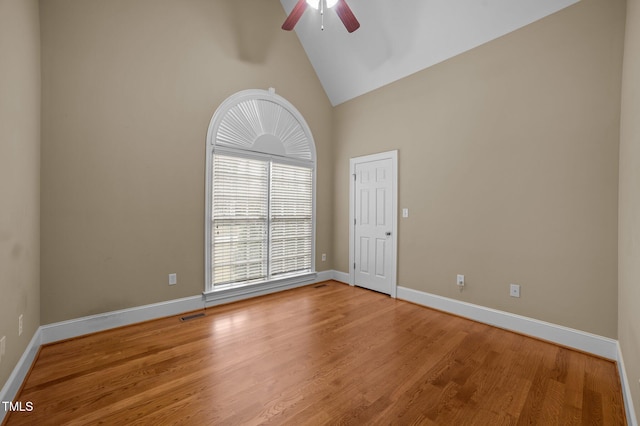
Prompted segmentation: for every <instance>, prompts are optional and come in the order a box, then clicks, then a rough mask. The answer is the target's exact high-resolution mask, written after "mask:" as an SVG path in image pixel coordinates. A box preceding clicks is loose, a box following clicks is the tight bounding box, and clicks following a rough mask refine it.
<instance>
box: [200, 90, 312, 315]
mask: <svg viewBox="0 0 640 426" xmlns="http://www.w3.org/2000/svg"><path fill="white" fill-rule="evenodd" d="M251 100H266V101H269V102H272V103H274V104H276V105H279V106H280V107H282V108H283V109H284V110H286V111H287V112H288V113H289V114H291V116H292V117H293V119H295V121H296V122H297V124H298V125H299V128H300V129H299V130H301V131H302V132H303V133H304V137H305V138H306V139H305V141H306V143H307V147H306V148H307V149H308V151H307V154H308V155H309V156H310V157H311V159H308V158H296V155H295V154H293V155H287V154H286V153H285V154H282V153H274V152H262V151H260V150H256V149H253V146H242V147H233V146H225V144H218V143H217V141H218V137H217V136H218V131H219V129H220V125H221V123H223V120H224V119H225V117H226V116H227V113H229V111H230V110H231V109H232V108H234V107H236V106H237V105H239V104H240V103H243V102H245V101H251ZM273 136H276V135H273ZM215 154H223V155H232V156H236V157H243V158H251V159H257V160H263V161H273V162H276V163H282V164H289V165H293V166H302V167H308V168H310V169H311V171H312V185H313V190H312V192H313V196H312V230H313V231H312V232H313V235H312V242H311V271H310V272H304V273H302V274H296V275H294V276H282V277H279V278H276V279H271V280H265V281H260V282H254V283H250V284H246V285H241V286H232V287H229V288H218V289H216V288H214V286H213V280H212V278H213V277H212V254H213V250H212V239H211V232H212V220H211V218H212V210H213V206H212V198H213V194H212V190H213V188H212V176H213V156H214V155H215ZM316 170H317V167H316V150H315V143H314V140H313V136H312V134H311V130H310V129H309V126H308V125H307V123H306V121H305V120H304V118H303V117H302V115H301V114H300V112H299V111H298V110H297V109H296V108H295V107H294V106H293V105H292V104H291V103H289V102H288V101H287V100H286V99H284V98H282V97H281V96H279V95H276V94H275V90H274V89H269V90H268V91H267V90H259V89H250V90H243V91H241V92H238V93H236V94H234V95H232V96H230V97H229V98H227V99H226V100H225V101H224V102H223V103H222V104H220V106H219V107H218V108H217V109H216V111H215V113H214V114H213V117H212V118H211V121H210V123H209V128H208V131H207V138H206V173H205V235H204V245H205V250H204V252H205V262H204V268H205V271H204V272H205V273H204V279H205V283H204V291H203V296H204V298H205V301H206V302H217V303H223V302H228V301H233V300H239V299H241V298H244V297H248V296H251V295H255V296H257V295H260V294H266V293H270V292H273V291H278V290H281V289H286V288H293V287H297V286H300V285H307V284H311V283H313V282H314V281H315V279H316V276H317V273H316V192H317V188H316V182H317V180H316Z"/></svg>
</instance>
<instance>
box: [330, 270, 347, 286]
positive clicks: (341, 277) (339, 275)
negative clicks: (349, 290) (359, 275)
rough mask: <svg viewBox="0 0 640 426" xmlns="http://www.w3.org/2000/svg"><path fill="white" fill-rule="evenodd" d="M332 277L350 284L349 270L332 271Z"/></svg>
mask: <svg viewBox="0 0 640 426" xmlns="http://www.w3.org/2000/svg"><path fill="white" fill-rule="evenodd" d="M332 272H333V275H332V279H333V280H336V281H340V282H341V283H345V284H349V274H348V273H347V272H340V271H332Z"/></svg>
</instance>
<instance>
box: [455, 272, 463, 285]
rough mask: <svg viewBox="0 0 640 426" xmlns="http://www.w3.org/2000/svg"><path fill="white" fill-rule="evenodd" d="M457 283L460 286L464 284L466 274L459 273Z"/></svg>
mask: <svg viewBox="0 0 640 426" xmlns="http://www.w3.org/2000/svg"><path fill="white" fill-rule="evenodd" d="M456 283H457V284H458V285H459V286H460V287H462V286H464V275H460V274H458V277H457V280H456Z"/></svg>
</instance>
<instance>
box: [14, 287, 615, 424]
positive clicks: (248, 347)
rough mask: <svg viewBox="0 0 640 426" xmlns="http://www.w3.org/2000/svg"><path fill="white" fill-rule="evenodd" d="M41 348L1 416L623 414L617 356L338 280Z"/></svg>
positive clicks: (509, 418) (384, 418) (241, 419)
mask: <svg viewBox="0 0 640 426" xmlns="http://www.w3.org/2000/svg"><path fill="white" fill-rule="evenodd" d="M325 284H326V285H325V286H320V287H318V288H316V286H308V287H303V288H299V289H295V290H290V291H286V292H282V293H278V294H274V295H268V296H263V297H260V298H257V299H252V300H248V301H242V302H237V303H234V304H230V305H225V306H219V307H215V308H210V309H208V310H207V311H206V316H205V317H203V318H200V319H195V320H192V321H188V322H180V321H179V317H171V318H165V319H161V320H157V321H152V322H147V323H143V324H137V325H134V326H129V327H124V328H120V329H115V330H110V331H106V332H102V333H98V334H94V335H90V336H85V337H82V338H78V339H74V340H69V341H66V342H61V343H56V344H52V345H49V346H45V347H43V348H42V349H41V351H40V354H39V356H38V358H37V361H36V363H35V364H34V367H33V369H32V371H31V373H30V374H29V376H28V378H27V380H26V382H25V384H24V386H23V389H22V391H21V393H20V394H19V396H18V398H17V400H19V401H22V402H23V403H25V402H27V401H31V402H32V403H33V407H34V409H33V411H32V412H22V413H18V412H14V413H10V414H9V415H8V416H7V418H6V419H5V422H6V425H8V426H14V425H65V424H69V425H88V424H110V425H133V424H140V425H161V424H171V425H173V424H183V425H214V424H215V425H256V424H277V425H320V424H344V425H369V424H393V425H409V424H425V425H524V424H539V425H556V424H558V425H581V424H594V425H596V424H598V425H624V424H626V423H625V418H624V408H623V401H622V394H621V388H620V383H619V379H618V375H617V371H616V366H615V364H614V363H613V362H610V361H607V360H603V359H600V358H597V357H593V356H589V355H586V354H584V353H580V352H576V351H572V350H569V349H566V348H562V347H558V346H556V345H553V344H549V343H546V342H542V341H539V340H535V339H532V338H528V337H524V336H521V335H518V334H515V333H510V332H507V331H504V330H500V329H497V328H494V327H490V326H486V325H483V324H479V323H476V322H473V321H469V320H466V319H463V318H459V317H456V316H452V315H448V314H444V313H442V312H438V311H434V310H431V309H427V308H424V307H420V306H417V305H413V304H411V303H408V302H404V301H400V300H394V299H391V298H389V297H387V296H384V295H381V294H378V293H375V292H370V291H367V290H363V289H360V288H356V287H349V286H347V285H344V284H341V283H337V282H333V281H329V282H326V283H325Z"/></svg>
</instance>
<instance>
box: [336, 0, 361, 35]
mask: <svg viewBox="0 0 640 426" xmlns="http://www.w3.org/2000/svg"><path fill="white" fill-rule="evenodd" d="M335 8H336V13H337V14H338V17H339V18H340V20H341V21H342V23H343V24H344V26H345V28H346V29H347V31H348V32H350V33H352V32H354V31H355V30H357V29H358V28H360V22H358V20H357V19H356V16H355V15H354V14H353V12H352V11H351V9H350V8H349V6H348V5H347V2H345V1H344V0H338V3H336V5H335Z"/></svg>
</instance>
